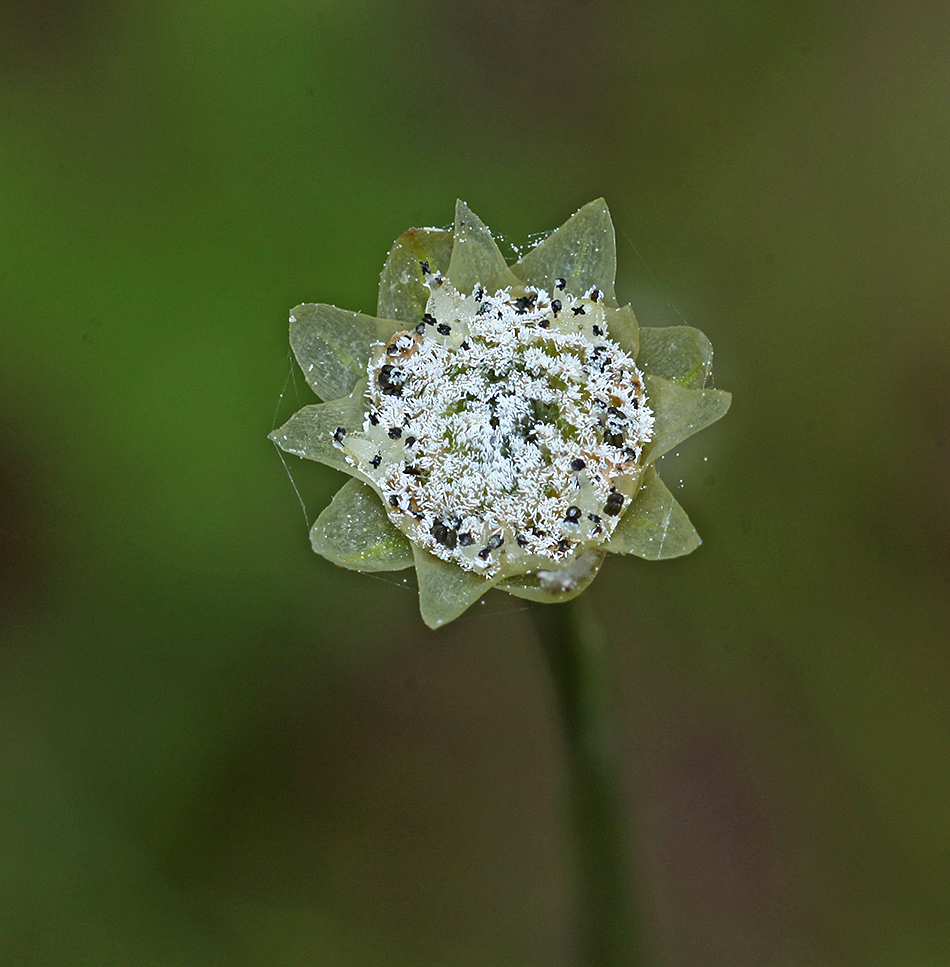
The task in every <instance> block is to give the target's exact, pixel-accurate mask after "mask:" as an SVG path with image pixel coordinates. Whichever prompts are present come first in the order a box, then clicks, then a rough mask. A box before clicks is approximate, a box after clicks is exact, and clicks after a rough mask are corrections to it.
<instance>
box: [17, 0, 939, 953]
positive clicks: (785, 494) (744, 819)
mask: <svg viewBox="0 0 950 967" xmlns="http://www.w3.org/2000/svg"><path fill="white" fill-rule="evenodd" d="M600 195H603V196H604V197H605V198H606V199H607V202H608V204H609V205H610V208H611V211H612V213H613V216H614V221H615V223H616V226H617V233H618V250H619V274H618V286H617V292H618V296H619V297H620V298H621V299H622V300H623V301H630V302H632V303H633V306H634V308H635V310H636V311H637V314H638V316H639V318H640V322H641V324H642V325H648V326H650V325H653V326H656V325H673V324H679V323H681V322H684V321H685V322H686V323H688V324H691V325H695V326H698V327H700V328H702V329H703V330H704V331H705V332H706V333H707V334H708V335H709V337H710V338H711V339H712V341H713V344H714V345H715V347H716V350H717V355H716V382H717V385H718V386H720V387H722V388H725V389H729V390H732V391H733V393H734V403H733V407H732V410H731V412H730V413H729V415H728V416H727V418H726V419H725V420H723V421H722V423H721V424H717V425H716V426H715V427H714V428H713V429H711V430H709V431H707V432H705V433H703V434H702V435H700V436H699V437H696V438H694V439H693V440H691V441H689V443H688V444H687V445H684V446H683V447H682V448H681V451H680V454H679V456H678V457H671V458H669V459H667V460H666V461H665V462H664V464H663V467H662V468H661V469H662V470H663V473H664V477H665V479H666V480H667V481H668V482H669V483H670V485H671V487H672V488H673V489H674V492H675V493H676V495H677V497H678V498H679V499H680V501H681V502H682V503H683V504H684V506H685V507H686V508H687V510H688V512H689V513H690V515H691V517H692V518H693V520H694V522H695V523H696V525H697V527H698V528H699V531H700V533H701V534H702V535H703V537H704V539H705V544H704V546H703V547H702V548H700V550H699V551H698V552H697V553H696V554H694V555H693V556H691V557H689V558H686V559H683V560H677V561H673V562H669V563H664V564H648V563H645V562H642V561H638V560H627V559H620V558H611V559H610V560H609V561H608V563H607V565H606V567H605V569H604V571H603V573H602V575H601V576H600V577H599V578H598V579H597V581H596V582H595V584H594V585H593V586H592V588H591V589H590V590H589V591H588V592H586V594H588V595H590V598H591V600H592V602H593V604H594V605H595V606H596V609H597V611H598V612H599V613H600V614H601V615H602V617H603V620H604V623H605V625H606V627H607V628H608V631H609V634H610V637H611V641H612V644H613V647H614V649H615V651H616V655H617V664H618V682H617V688H618V696H619V701H620V704H621V714H622V716H623V721H624V727H625V735H624V750H625V751H624V758H625V767H626V777H625V778H626V781H627V791H628V796H629V802H630V807H631V821H630V822H631V831H632V832H635V833H636V835H637V837H638V839H639V843H640V855H641V869H642V874H643V888H644V891H645V895H646V897H647V901H646V902H647V907H648V910H649V914H650V917H651V923H652V929H653V932H654V938H655V943H656V949H657V961H656V963H657V964H658V965H669V967H674V965H675V967H692V965H695V967H710V965H712V967H718V965H723V967H731V965H735V967H755V965H762V967H766V965H788V967H793V965H794V967H798V965H802V967H805V965H822V967H823V965H838V964H841V965H855V967H858V965H860V967H874V965H903V964H915V965H924V967H926V965H931V964H932V965H937V964H946V963H947V962H950V914H948V910H950V770H948V767H947V763H948V762H950V712H948V700H947V696H948V686H950V660H948V652H947V642H948V640H950V595H948V576H950V499H948V497H950V394H948V386H950V325H948V315H950V272H948V268H950V258H948V255H950V251H948V250H950V7H948V6H947V4H946V3H944V2H930V3H927V2H924V3H916V4H910V5H899V4H893V3H882V2H871V3H865V2H862V3H858V2H851V3H846V2H832V3H816V2H793V3H776V2H767V3H761V2H754V3H753V2H749V0H731V2H727V3H718V2H717V3H714V2H711V0H673V2H663V3H660V2H658V0H657V2H653V0H651V2H633V3H630V2H621V0H600V2H599V0H578V2H573V3H572V2H566V0H552V2H547V3H546V2H541V0H523V2H520V3H518V2H515V3H508V4H501V3H495V2H488V3H486V2H484V0H478V2H476V0H455V2H451V0H450V2H445V3H440V4H435V3H431V2H427V0H401V2H398V3H382V2H378V0H376V2H374V0H362V2H361V0H356V2H351V3H332V2H322V3H321V2H313V0H308V2H303V0H285V2H278V3H271V4H264V3H261V2H259V0H237V2H233V0H232V2H229V3H224V2H221V0H193V2H189V3H184V2H169V3H164V4H148V3H145V2H141V0H139V2H119V0H98V2H84V3H69V2H66V0H6V2H5V3H3V5H2V7H0V228H2V231H0V723H2V729H0V962H2V963H3V964H10V965H30V967H32V965H36V967H87V965H88V967H113V965H114V967H225V965H226V967H317V965H321V967H322V965H331V967H349V965H367V964H373V965H378V967H402V965H407V967H408V965H411V967H443V965H445V967H448V965H452V967H470V965H471V967H474V965H486V967H489V965H490V967H508V965H510V967H569V954H568V951H569V949H570V943H571V929H572V927H571V924H572V915H571V910H572V905H571V896H570V887H569V876H568V843H567V841H566V829H565V823H564V802H563V787H562V780H563V766H562V760H561V755H560V753H561V747H560V744H559V738H558V732H557V722H556V719H555V716H554V708H553V703H552V696H551V694H550V691H549V684H548V681H547V678H546V675H545V669H544V667H543V664H542V662H541V658H540V655H539V650H538V648H537V643H536V641H535V640H534V638H533V635H532V631H531V626H530V624H529V622H528V620H527V616H526V614H525V613H524V611H523V609H522V607H521V603H520V602H518V601H517V600H515V599H512V598H509V597H507V596H505V595H503V594H501V593H499V592H492V593H491V594H490V595H489V596H488V598H486V600H485V602H484V604H481V605H478V606H476V607H475V608H474V609H472V611H470V612H469V613H468V614H467V615H466V616H464V617H463V618H462V619H460V620H458V621H456V622H455V623H453V624H452V625H450V626H448V628H446V629H445V630H443V631H440V632H438V633H432V632H429V631H428V630H427V629H425V627H424V626H423V625H422V623H421V620H420V618H419V616H418V608H417V597H416V594H415V592H414V590H413V587H412V584H413V578H412V577H409V578H408V579H407V582H406V583H403V578H404V575H403V574H397V575H394V576H393V577H392V580H389V579H385V580H381V579H379V578H374V577H371V576H363V575H358V574H353V573H349V572H345V571H341V570H337V569H335V568H334V567H332V566H331V565H330V564H328V563H327V562H325V561H323V560H322V559H320V558H317V557H316V556H314V555H313V554H312V552H311V551H310V548H309V545H308V542H307V539H306V524H305V520H304V515H303V514H302V513H301V511H300V508H299V507H298V506H297V500H296V497H295V495H294V492H293V488H292V487H291V485H290V483H289V482H288V479H287V475H286V474H285V472H284V469H283V467H282V466H281V462H280V460H279V459H278V456H277V454H276V453H275V451H274V448H273V447H272V445H271V444H269V443H268V442H267V441H266V439H265V437H266V434H267V433H268V431H269V430H270V429H271V428H272V427H273V426H274V420H275V416H274V409H275V406H277V405H278V403H280V406H279V408H280V410H281V412H282V413H284V414H285V415H286V413H289V411H290V410H292V409H294V408H295V407H296V406H298V405H300V404H302V403H305V402H310V397H309V394H308V392H307V391H306V389H305V388H304V387H303V383H302V381H301V380H299V378H298V379H297V380H296V383H295V382H294V381H293V380H291V381H290V382H289V383H288V384H287V387H286V393H285V394H284V396H283V398H282V399H280V394H281V389H282V387H284V384H285V381H286V380H287V378H288V373H290V371H291V367H290V362H289V357H288V352H287V314H288V310H289V309H290V308H291V307H292V306H294V305H296V304H297V303H299V302H303V301H321V302H328V303H333V304H336V305H339V306H343V307H346V308H350V309H357V310H362V311H367V312H373V311H374V309H375V301H376V285H377V281H378V273H379V270H380V268H381V266H382V262H383V259H384V257H385V255H386V252H387V250H388V248H389V245H390V244H391V242H392V240H393V239H394V238H395V237H396V235H398V234H399V233H400V232H401V231H402V230H404V229H405V228H408V227H410V226H417V225H442V224H445V223H447V222H450V221H451V219H452V212H453V206H454V202H455V199H456V197H457V196H461V197H462V198H464V199H465V200H466V201H467V202H468V203H469V204H470V205H471V206H472V208H473V209H474V210H475V211H476V212H477V213H478V214H479V215H480V216H481V217H482V218H483V219H484V220H485V221H486V222H487V223H488V224H489V225H490V226H491V227H492V228H493V229H495V230H496V231H497V232H500V233H503V234H504V236H505V237H506V238H507V239H508V240H510V242H511V243H519V244H520V243H524V242H525V241H526V240H527V239H528V236H529V234H530V233H534V232H539V231H543V230H549V229H552V228H554V227H556V226H557V225H559V224H560V223H561V222H562V221H564V219H565V218H567V217H568V216H569V215H570V214H571V213H572V212H573V211H574V210H575V209H576V208H578V207H579V206H580V205H581V204H583V203H585V202H587V201H589V200H591V199H592V198H595V197H597V196H600ZM291 469H292V470H293V474H294V480H295V482H296V485H297V486H298V487H299V489H300V491H301V494H302V495H303V498H304V501H305V504H306V507H307V512H308V513H309V515H310V517H311V519H312V517H313V516H314V515H315V514H316V512H318V511H319V510H320V508H321V507H322V506H323V505H324V504H325V503H326V501H327V500H328V499H329V497H330V496H331V495H332V493H333V492H334V490H335V489H336V488H337V487H338V486H339V484H340V483H341V478H340V477H339V476H338V475H336V474H335V473H334V472H333V471H331V470H329V469H327V468H323V467H318V466H316V465H304V464H302V463H301V462H299V461H294V463H293V465H292V467H291ZM680 481H682V485H681V484H680ZM407 573H410V574H411V572H407ZM384 577H385V576H384Z"/></svg>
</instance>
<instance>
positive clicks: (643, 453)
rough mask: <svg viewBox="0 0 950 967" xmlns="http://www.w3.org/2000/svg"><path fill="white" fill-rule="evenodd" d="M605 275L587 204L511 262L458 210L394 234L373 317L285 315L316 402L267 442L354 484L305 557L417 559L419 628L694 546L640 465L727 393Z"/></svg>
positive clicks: (697, 353) (674, 333)
mask: <svg viewBox="0 0 950 967" xmlns="http://www.w3.org/2000/svg"><path fill="white" fill-rule="evenodd" d="M615 266H616V256H615V243H614V232H613V225H612V224H611V222H610V216H609V213H608V211H607V208H606V205H605V204H604V202H603V201H602V200H599V201H596V202H591V204H589V205H586V206H585V207H584V208H582V209H581V210H580V211H579V212H577V214H575V215H574V216H573V217H572V218H571V219H569V220H568V221H567V222H566V223H565V224H564V225H563V226H561V228H559V229H557V231H555V232H553V233H551V235H549V236H548V237H547V238H546V239H545V240H544V241H543V242H542V243H541V244H540V245H538V246H537V247H536V248H534V249H532V250H531V251H530V252H529V253H528V254H527V255H526V256H525V257H524V258H522V259H521V260H520V261H519V262H517V263H516V264H515V265H512V266H510V267H509V266H507V265H506V264H505V261H504V258H503V257H502V255H501V253H500V252H499V250H498V247H497V245H496V244H495V242H494V240H493V239H492V237H491V234H490V233H489V231H488V229H487V228H486V227H485V226H484V225H483V224H482V222H481V221H480V220H479V219H478V218H477V217H476V216H475V215H474V214H473V213H472V212H471V211H470V210H469V209H468V207H467V206H466V205H465V204H464V203H462V202H459V203H458V205H457V207H456V219H455V226H454V229H453V230H452V231H442V230H438V229H410V230H409V231H408V232H406V233H404V234H403V235H401V236H400V237H399V239H397V240H396V243H395V244H394V246H393V248H392V250H391V252H390V254H389V258H388V260H387V262H386V265H385V267H384V269H383V273H382V278H381V281H380V294H379V309H378V312H379V317H378V318H372V317H369V316H364V315H359V314H357V313H352V312H347V311H345V310H341V309H336V308H334V307H332V306H325V305H302V306H298V307H297V308H296V309H294V311H293V314H292V316H291V344H292V346H293V349H294V352H295V354H296V356H297V360H298V362H299V363H300V365H301V367H302V369H303V371H304V374H305V376H306V378H307V381H308V382H309V383H310V385H311V387H312V388H313V389H314V390H315V391H316V392H317V393H318V394H319V395H320V396H321V397H323V398H324V399H325V400H327V402H326V403H323V404H319V405H316V406H308V407H304V409H302V410H300V411H299V412H298V413H297V414H295V415H294V416H293V417H292V418H291V420H290V421H288V423H287V424H285V425H284V426H283V427H281V428H280V429H279V430H276V431H275V432H274V433H272V434H271V438H272V439H273V440H274V441H275V442H276V443H277V444H278V445H279V446H280V447H281V448H283V449H284V450H286V451H288V452H290V453H294V454H297V455H298V456H302V457H307V458H309V459H313V460H318V461H320V462H323V463H327V464H329V465H331V466H335V467H338V468H339V469H341V470H344V471H345V472H347V473H348V474H350V475H351V476H352V477H354V478H355V479H354V480H352V481H350V482H349V483H348V484H346V485H345V486H344V487H343V489H342V490H341V491H340V492H339V493H338V494H337V496H336V497H335V498H334V500H333V502H332V503H331V504H330V506H329V507H327V508H326V510H324V512H323V513H322V514H321V515H320V517H319V518H318V520H317V522H316V523H315V524H314V527H313V530H312V532H311V541H312V543H313V547H314V549H315V550H316V551H318V552H319V553H321V554H323V555H324V556H326V557H327V558H329V559H330V560H331V561H333V562H335V563H337V564H340V565H342V566H344V567H349V568H353V569H355V570H365V571H377V570H397V569H399V568H403V567H409V566H412V565H414V566H415V568H416V571H417V574H418V578H419V592H420V605H421V610H422V616H423V618H424V620H425V621H426V623H427V624H429V625H430V626H431V627H438V626H440V625H442V624H444V623H446V622H447V621H450V620H452V619H453V618H455V617H457V616H458V615H459V614H461V613H462V612H463V611H464V610H465V609H466V608H467V607H469V606H470V605H471V604H473V603H474V602H475V601H477V600H478V598H480V597H481V596H482V594H484V593H485V591H487V590H488V589H489V588H490V587H500V588H502V589H503V590H505V591H508V592H509V593H511V594H515V595H518V596H520V597H526V598H530V599H533V600H540V601H550V602H554V601H564V600H567V599H568V598H570V597H573V596H574V595H575V594H578V593H579V592H580V591H581V590H583V588H584V587H586V586H587V584H589V583H590V581H591V580H592V579H593V577H594V576H595V574H596V573H597V570H598V569H599V568H600V565H601V563H602V561H603V559H604V556H605V554H606V553H607V552H609V551H613V552H617V553H628V554H636V555H638V556H640V557H645V558H649V559H660V558H666V557H675V556H678V555H681V554H686V553H689V552H690V551H692V550H693V549H695V547H696V546H697V545H698V544H699V537H698V535H697V534H696V532H695V530H694V529H693V527H692V525H691V524H690V523H689V520H688V518H687V517H686V514H685V512H684V511H683V510H682V508H681V507H680V506H679V504H678V503H677V502H676V500H675V499H674V498H673V496H672V495H671V494H670V492H669V491H668V490H667V489H666V487H665V486H664V485H663V483H662V482H661V481H660V478H659V477H658V476H657V474H656V470H655V461H656V459H657V458H658V457H659V456H661V455H662V454H663V453H665V452H666V451H668V450H669V449H670V448H671V447H673V446H676V445H677V444H678V443H679V442H681V441H682V440H684V439H685V438H686V437H687V436H689V435H691V434H692V433H694V432H696V431H697V430H699V429H702V428H703V427H705V426H708V425H709V424H710V423H712V422H713V421H715V420H716V419H718V418H719V417H720V416H722V415H723V414H724V413H725V412H726V410H727V409H728V406H729V402H730V397H729V394H728V393H723V392H722V391H719V390H714V389H707V388H706V383H707V382H708V380H709V377H710V375H711V373H710V370H711V360H712V348H711V347H710V345H709V342H708V340H707V339H706V338H705V336H703V334H702V333H701V332H699V331H698V330H696V329H691V328H689V327H686V326H678V327H674V328H671V329H644V330H639V329H638V326H637V322H636V319H635V318H634V315H633V312H632V310H631V309H630V307H629V306H624V307H620V306H618V305H617V301H616V298H615V296H614V274H615Z"/></svg>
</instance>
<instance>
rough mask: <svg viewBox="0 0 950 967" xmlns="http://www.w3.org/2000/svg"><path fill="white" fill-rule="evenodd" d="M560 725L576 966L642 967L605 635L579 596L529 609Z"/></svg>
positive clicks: (640, 939) (642, 961)
mask: <svg viewBox="0 0 950 967" xmlns="http://www.w3.org/2000/svg"><path fill="white" fill-rule="evenodd" d="M532 616H533V618H534V622H535V627H536V628H537V631H538V634H539V636H540V638H541V644H542V647H543V650H544V653H545V656H546V657H547V661H548V665H549V667H550V669H551V675H552V678H553V682H554V689H555V693H556V695H557V702H558V706H559V710H560V715H561V723H562V726H563V730H564V737H565V744H566V752H567V765H568V785H569V800H570V811H571V826H572V831H573V835H574V845H575V850H576V877H577V893H578V900H579V906H580V910H579V918H580V923H579V927H580V929H579V940H580V950H581V953H580V958H579V962H580V964H583V965H584V967H641V965H642V964H643V963H644V960H643V956H642V937H641V933H640V926H639V921H638V918H637V916H636V911H635V897H634V891H633V877H632V873H631V869H630V861H631V852H630V847H629V842H628V836H627V829H628V826H629V823H628V819H627V814H626V810H625V808H624V804H623V797H622V794H621V783H620V770H619V762H618V758H619V757H618V754H617V739H618V736H617V728H616V722H615V716H614V692H613V689H612V687H611V675H610V662H609V659H608V655H607V644H606V641H605V638H604V634H603V632H602V630H601V628H600V626H599V624H598V622H597V620H596V618H595V617H594V616H593V615H592V614H591V613H590V610H589V608H587V606H586V605H583V604H581V602H580V600H579V599H577V600H575V601H570V602H567V603H565V604H556V605H550V604H537V605H533V606H532Z"/></svg>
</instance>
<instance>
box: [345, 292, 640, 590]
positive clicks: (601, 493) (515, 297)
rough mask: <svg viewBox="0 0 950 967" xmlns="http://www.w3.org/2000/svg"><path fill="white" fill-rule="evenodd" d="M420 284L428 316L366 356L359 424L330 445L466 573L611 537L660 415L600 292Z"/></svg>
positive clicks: (530, 562) (396, 516) (495, 570)
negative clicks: (466, 289)
mask: <svg viewBox="0 0 950 967" xmlns="http://www.w3.org/2000/svg"><path fill="white" fill-rule="evenodd" d="M429 284H430V288H431V296H430V298H429V301H428V304H427V306H426V314H425V317H424V320H423V321H422V322H420V323H419V325H418V326H417V327H416V329H415V330H411V331H407V332H402V333H396V334H395V335H394V336H393V337H392V338H391V339H390V340H389V342H388V343H386V344H382V343H381V344H378V345H377V347H376V348H375V350H374V353H373V356H372V358H371V359H370V361H369V365H368V368H367V374H368V377H369V388H368V390H367V416H366V420H365V422H364V424H363V431H362V433H360V434H350V435H348V436H345V438H344V437H341V438H335V440H336V445H337V446H339V447H340V448H341V449H343V450H344V452H345V453H346V456H347V460H348V461H349V463H351V464H352V465H353V466H355V467H357V468H358V469H359V470H360V471H361V472H362V473H363V474H364V475H365V476H366V477H368V478H369V479H370V480H372V481H373V482H374V483H375V485H376V486H377V488H378V489H379V491H380V493H381V494H382V495H383V497H384V501H385V505H386V510H387V512H388V514H389V516H390V518H391V519H392V521H393V522H394V523H395V524H396V526H397V527H399V529H400V530H402V531H403V532H404V533H405V534H406V535H407V536H408V537H409V538H410V540H412V541H414V542H416V543H417V544H419V545H421V546H422V547H424V548H426V550H428V551H430V552H431V553H432V554H435V555H436V556H437V557H440V558H442V559H443V560H447V561H454V562H455V563H457V564H459V565H460V566H461V567H463V568H465V569H466V570H473V571H477V572H479V573H482V574H485V575H486V576H495V575H497V574H499V573H501V572H504V573H507V574H513V573H518V572H521V571H526V570H531V569H534V568H537V567H550V566H551V564H552V563H554V564H560V563H562V562H565V561H567V560H568V559H571V558H574V557H576V556H577V555H579V554H581V553H583V551H585V550H587V549H589V548H591V547H594V546H597V545H599V544H602V543H604V541H606V540H607V539H608V538H609V537H610V535H611V534H612V533H613V531H614V529H615V528H616V526H617V523H618V522H619V520H620V518H621V515H622V513H623V511H624V510H625V509H626V504H627V501H628V498H627V497H626V496H625V494H624V493H622V492H621V490H619V489H617V487H616V486H615V485H617V484H620V483H621V482H622V480H623V479H624V478H625V476H626V475H629V474H630V471H631V469H633V468H635V467H636V463H637V461H638V460H639V457H640V453H641V450H642V447H643V445H644V444H645V443H646V442H648V441H649V439H650V437H651V435H652V431H653V414H652V412H651V411H650V408H649V407H648V405H647V400H646V396H645V394H644V389H643V377H642V375H641V373H640V372H639V370H638V369H637V368H636V365H635V364H634V361H633V359H632V358H631V357H630V356H629V355H628V354H626V353H624V352H623V351H622V350H621V349H620V347H619V346H618V345H617V343H616V342H614V341H613V340H611V339H610V338H609V336H608V334H607V322H606V313H605V311H604V309H603V307H602V306H601V305H600V298H601V296H600V293H599V292H598V291H597V290H596V289H593V290H591V291H590V292H588V293H586V294H585V295H584V296H583V297H577V296H573V295H571V294H569V293H567V292H565V291H563V289H558V288H555V290H554V292H553V293H551V294H549V293H547V292H545V291H544V290H541V289H536V288H530V287H529V288H518V289H506V290H500V291H498V292H496V293H495V294H494V295H490V294H489V293H487V292H485V291H484V290H483V289H482V288H481V287H476V289H475V291H474V292H473V293H472V295H470V296H464V295H462V294H461V293H459V292H458V291H457V290H456V289H455V288H453V287H452V285H451V284H450V283H449V282H448V280H447V279H444V278H443V277H441V276H439V275H435V276H431V277H430V279H429ZM627 479H629V477H627ZM621 485H622V484H621Z"/></svg>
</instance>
